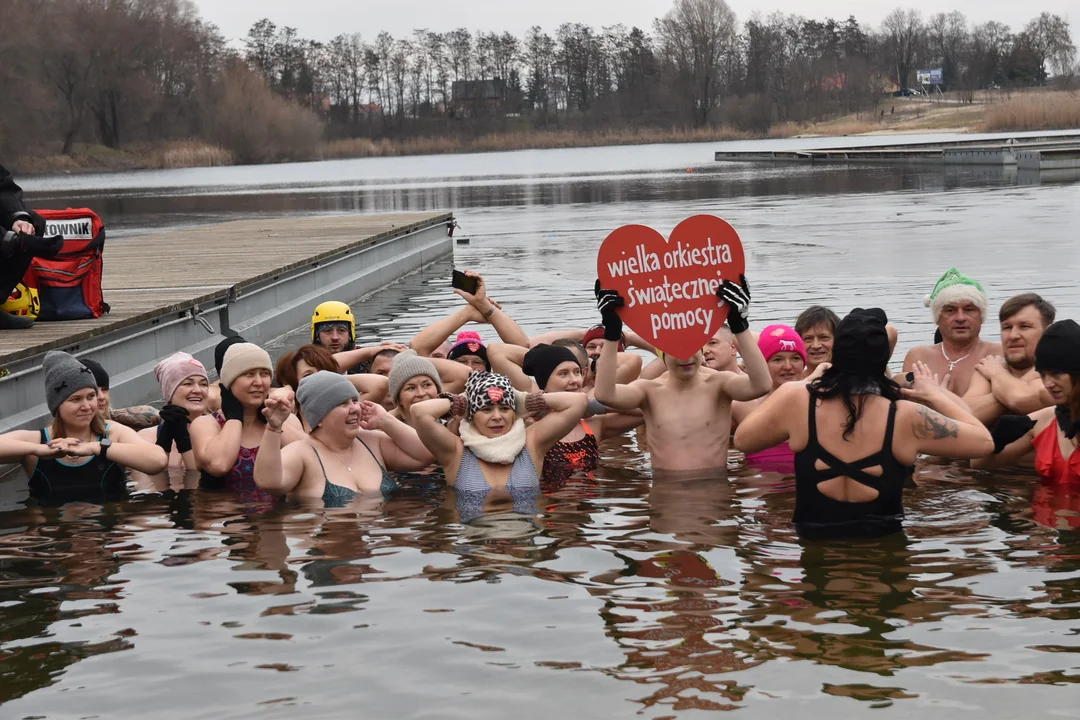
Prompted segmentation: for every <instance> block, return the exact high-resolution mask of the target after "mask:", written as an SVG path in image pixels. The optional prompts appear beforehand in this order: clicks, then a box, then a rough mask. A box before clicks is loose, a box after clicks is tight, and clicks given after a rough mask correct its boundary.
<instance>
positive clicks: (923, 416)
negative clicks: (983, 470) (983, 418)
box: [901, 362, 994, 459]
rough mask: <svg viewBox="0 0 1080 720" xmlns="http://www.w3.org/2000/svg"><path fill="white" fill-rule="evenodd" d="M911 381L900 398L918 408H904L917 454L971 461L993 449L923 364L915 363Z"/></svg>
mask: <svg viewBox="0 0 1080 720" xmlns="http://www.w3.org/2000/svg"><path fill="white" fill-rule="evenodd" d="M914 372H915V381H914V383H912V387H911V388H910V389H905V390H902V391H901V392H903V394H904V396H905V397H907V398H909V399H911V400H914V401H916V402H920V403H924V405H925V406H921V407H907V408H904V410H905V414H906V417H907V420H908V423H909V429H910V432H911V436H912V437H913V438H914V440H915V447H916V450H917V451H918V452H920V453H928V454H930V455H938V456H940V457H953V458H966V459H974V458H979V457H985V456H987V455H989V454H990V453H991V452H993V450H994V440H993V438H992V437H991V436H990V431H989V430H987V429H986V426H984V425H983V424H982V423H981V422H979V419H978V418H976V417H975V416H974V415H972V414H971V412H970V411H969V410H968V409H967V407H966V406H965V405H964V404H963V402H962V401H960V402H958V401H957V399H956V397H955V395H953V394H952V393H949V392H945V391H944V390H943V389H942V388H941V387H940V386H939V385H938V378H937V376H936V375H934V374H933V373H931V372H930V369H929V368H928V367H927V366H926V365H925V364H924V363H921V362H920V363H916V364H915V370H914Z"/></svg>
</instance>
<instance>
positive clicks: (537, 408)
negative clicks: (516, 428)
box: [524, 392, 589, 458]
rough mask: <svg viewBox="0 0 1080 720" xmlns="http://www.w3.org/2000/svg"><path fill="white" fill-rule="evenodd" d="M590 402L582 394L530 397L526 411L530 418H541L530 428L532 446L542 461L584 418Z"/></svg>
mask: <svg viewBox="0 0 1080 720" xmlns="http://www.w3.org/2000/svg"><path fill="white" fill-rule="evenodd" d="M588 403H589V398H588V397H587V396H586V395H585V394H584V393H579V392H553V393H529V395H528V396H527V398H526V399H525V402H524V404H525V407H526V409H527V410H528V411H529V413H530V414H534V415H542V417H541V418H540V419H539V420H537V421H536V422H534V423H533V424H532V425H530V426H529V428H528V430H527V433H528V437H529V440H530V442H531V443H532V445H533V447H534V448H535V450H536V455H537V456H538V457H540V458H542V457H544V456H545V455H547V452H548V450H550V449H551V447H552V445H554V444H555V443H557V442H559V440H562V439H563V438H564V437H566V434H567V433H568V432H570V431H571V430H572V429H573V428H574V425H577V424H578V422H580V421H581V418H582V417H584V415H585V406H586V405H588Z"/></svg>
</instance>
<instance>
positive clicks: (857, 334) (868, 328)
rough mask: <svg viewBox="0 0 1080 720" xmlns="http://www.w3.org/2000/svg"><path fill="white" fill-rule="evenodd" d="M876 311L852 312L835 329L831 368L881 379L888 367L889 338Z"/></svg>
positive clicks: (884, 321)
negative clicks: (879, 376)
mask: <svg viewBox="0 0 1080 720" xmlns="http://www.w3.org/2000/svg"><path fill="white" fill-rule="evenodd" d="M886 320H887V318H886V316H885V312H884V311H883V310H881V309H880V308H870V309H868V310H864V309H863V308H855V309H854V310H852V311H851V312H850V313H849V314H848V316H847V317H845V318H844V319H843V320H841V321H840V324H839V325H837V326H836V336H835V339H834V340H833V352H832V366H833V367H834V368H836V369H837V370H839V371H841V372H845V373H850V374H852V375H884V374H885V370H886V368H887V367H888V365H889V356H890V352H889V334H888V332H887V331H886V330H885V323H886Z"/></svg>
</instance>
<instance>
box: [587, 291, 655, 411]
mask: <svg viewBox="0 0 1080 720" xmlns="http://www.w3.org/2000/svg"><path fill="white" fill-rule="evenodd" d="M594 292H595V293H596V308H597V309H598V310H599V311H600V318H601V320H602V321H603V324H604V347H603V349H602V350H601V351H600V357H599V358H598V359H597V361H596V386H595V387H594V388H593V395H594V397H596V399H597V400H599V401H600V402H602V403H604V404H605V405H607V406H608V407H612V408H615V409H616V410H636V409H638V408H640V407H641V406H642V405H643V404H644V403H645V386H644V385H643V384H642V383H644V382H647V381H642V380H636V381H634V382H633V383H632V384H630V385H619V384H618V382H617V381H616V375H617V373H618V354H619V340H620V338H621V337H622V318H620V317H619V314H618V313H617V312H616V308H619V307H622V305H623V303H624V300H623V298H622V296H621V295H619V293H618V292H617V291H615V290H604V289H602V288H601V287H600V281H599V280H597V281H596V287H595V288H594Z"/></svg>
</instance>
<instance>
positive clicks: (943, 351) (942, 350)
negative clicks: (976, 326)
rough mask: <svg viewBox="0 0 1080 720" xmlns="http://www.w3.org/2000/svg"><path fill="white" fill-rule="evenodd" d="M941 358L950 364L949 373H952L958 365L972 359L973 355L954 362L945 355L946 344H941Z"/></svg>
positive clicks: (969, 354)
mask: <svg viewBox="0 0 1080 720" xmlns="http://www.w3.org/2000/svg"><path fill="white" fill-rule="evenodd" d="M941 356H942V357H944V358H945V362H947V363H949V372H952V371H953V369H954V368H955V367H956V366H957V364H958V363H962V362H964V361H965V360H967V359H968V358H969V357H971V353H968V354H967V355H965V356H964V357H962V358H957V359H955V360H952V359H950V358H949V356H948V355H946V354H945V343H941Z"/></svg>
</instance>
